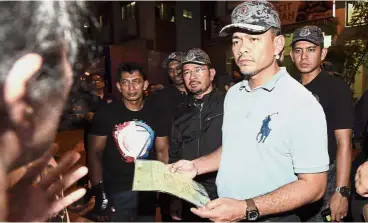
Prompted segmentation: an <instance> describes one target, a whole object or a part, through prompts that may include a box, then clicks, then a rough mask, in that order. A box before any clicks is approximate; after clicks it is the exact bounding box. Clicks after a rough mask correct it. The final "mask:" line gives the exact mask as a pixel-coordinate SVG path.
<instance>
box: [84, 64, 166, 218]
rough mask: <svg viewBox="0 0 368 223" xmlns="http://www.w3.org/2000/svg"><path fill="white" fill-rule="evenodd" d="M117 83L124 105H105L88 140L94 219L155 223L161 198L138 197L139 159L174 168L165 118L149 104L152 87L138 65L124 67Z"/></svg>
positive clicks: (144, 195) (93, 122) (100, 110)
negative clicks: (146, 97)
mask: <svg viewBox="0 0 368 223" xmlns="http://www.w3.org/2000/svg"><path fill="white" fill-rule="evenodd" d="M117 80H118V82H117V83H116V86H117V88H118V89H119V91H120V92H121V95H122V100H121V101H118V100H117V101H114V102H111V103H109V104H106V105H103V106H102V107H101V108H100V109H99V110H98V111H97V113H96V115H95V117H94V118H93V121H92V125H91V126H92V127H91V129H90V132H89V135H88V141H89V144H88V145H89V148H88V151H87V152H88V156H87V158H88V167H89V168H90V174H89V178H90V180H91V183H92V191H93V193H94V194H95V197H96V204H95V208H94V213H95V214H96V215H97V216H98V218H99V220H107V219H106V217H107V216H108V214H109V212H108V210H109V207H111V206H112V205H113V206H114V207H115V210H116V212H115V213H114V214H112V216H111V219H110V221H118V222H127V221H148V222H152V221H154V220H155V214H156V198H157V194H156V193H152V192H136V191H132V185H133V176H134V167H135V160H136V159H151V160H152V159H153V160H155V159H157V160H159V161H161V162H163V163H168V158H169V156H168V149H169V140H168V137H167V135H168V132H167V129H168V127H167V125H165V121H164V120H163V117H162V113H160V112H158V110H157V109H156V108H155V107H154V106H153V105H152V104H148V103H145V101H144V100H143V98H144V95H143V94H144V90H146V89H147V87H148V81H147V79H146V76H145V74H144V72H143V70H142V68H141V67H140V66H139V65H137V64H135V63H123V64H121V65H120V66H119V69H118V73H117Z"/></svg>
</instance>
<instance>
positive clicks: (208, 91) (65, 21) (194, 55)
mask: <svg viewBox="0 0 368 223" xmlns="http://www.w3.org/2000/svg"><path fill="white" fill-rule="evenodd" d="M1 6H2V7H0V21H1V23H0V26H1V28H2V30H3V37H4V38H1V41H2V44H1V47H0V48H1V49H2V54H1V55H2V58H1V64H0V67H1V70H2V72H1V75H2V78H1V82H0V86H1V89H2V97H1V98H2V99H1V104H0V105H1V112H2V113H3V124H2V130H1V134H0V143H1V148H2V149H1V150H0V151H1V156H0V157H1V159H0V165H1V168H0V177H1V179H2V181H1V183H0V188H1V190H0V203H1V209H0V210H1V211H0V220H2V221H46V220H47V219H50V218H52V217H54V216H55V214H57V213H59V212H60V211H62V210H65V207H67V206H68V205H70V204H71V203H73V202H74V201H76V200H78V199H80V198H81V197H83V195H84V194H85V192H86V191H85V189H83V188H82V189H77V190H76V191H74V192H72V193H70V194H68V195H66V196H61V197H60V196H59V195H60V194H62V193H63V191H64V190H65V189H67V188H68V187H70V186H71V185H73V184H74V183H75V182H76V181H77V180H79V179H80V178H82V177H83V176H85V175H86V174H87V168H86V167H80V168H73V165H74V164H75V163H76V162H77V160H78V159H79V157H80V155H78V153H75V152H69V153H67V154H66V155H65V156H63V157H62V158H61V159H60V160H58V162H57V165H56V164H55V165H54V167H53V168H52V169H51V170H50V171H48V173H46V174H44V175H42V177H41V178H39V176H40V175H41V173H42V172H43V169H44V168H45V166H47V164H48V163H50V160H51V158H52V151H53V150H54V149H55V148H54V147H55V145H54V144H53V145H51V143H52V142H53V139H54V136H55V133H56V130H57V128H58V125H59V119H60V115H61V113H62V111H63V108H64V104H65V102H66V101H67V96H68V92H69V89H70V87H71V84H72V81H73V71H72V68H73V62H74V61H75V58H76V55H77V50H78V46H79V45H81V44H83V38H82V34H81V31H80V28H81V27H82V25H83V22H81V20H80V16H82V15H84V13H85V12H86V11H85V9H84V5H83V3H81V2H69V1H67V2H63V1H57V2H54V1H39V2H6V3H5V2H4V3H2V5H1ZM231 17H232V20H231V24H229V25H227V26H225V27H224V28H223V29H222V30H221V32H220V35H221V36H231V39H232V52H233V56H234V59H235V62H236V65H237V66H238V67H239V71H240V73H241V75H242V76H243V78H244V80H242V81H240V82H239V83H236V84H234V85H233V86H231V87H230V86H229V89H228V91H227V93H226V95H225V93H223V92H222V91H220V90H219V89H217V88H216V87H215V85H214V83H213V81H214V78H215V75H216V70H215V67H216V65H215V64H212V63H211V59H210V58H209V56H208V55H207V54H206V53H205V52H204V51H203V50H201V49H198V48H193V49H189V50H188V51H186V52H183V53H182V52H174V53H172V54H170V55H169V56H168V58H167V59H166V60H165V61H164V62H163V64H162V66H163V67H164V68H166V69H167V72H168V76H169V77H170V79H171V81H172V85H171V86H169V87H166V88H164V89H162V90H161V91H158V92H156V93H155V94H153V95H152V96H151V97H148V98H146V97H145V93H144V92H145V91H146V90H147V88H148V87H149V83H148V81H147V75H146V73H145V72H144V70H143V68H142V67H141V66H140V65H138V64H136V63H122V64H121V65H120V66H119V69H118V71H117V72H116V75H117V78H116V80H117V82H116V87H117V89H118V90H119V92H121V100H120V99H115V100H112V99H108V98H107V97H106V95H104V93H103V91H102V90H101V89H103V87H104V86H103V83H104V81H103V78H102V77H100V76H94V75H91V77H90V81H91V83H94V86H95V88H93V89H92V91H91V92H90V95H89V96H88V97H90V98H92V101H95V102H94V104H96V108H95V109H94V110H93V111H92V112H91V113H89V114H88V115H87V116H86V117H87V120H88V125H87V127H86V137H85V149H86V151H87V166H88V170H89V173H88V179H89V180H90V181H91V184H92V189H91V193H92V194H93V195H94V196H95V206H94V209H93V215H94V216H95V217H96V220H98V221H119V222H125V221H148V222H153V221H155V215H156V205H157V203H156V202H157V193H154V192H137V191H132V182H133V178H134V167H135V164H134V163H135V160H136V159H138V158H139V159H150V160H159V161H161V162H163V163H165V164H167V168H168V169H169V170H170V171H171V172H172V173H177V172H179V173H182V174H185V175H186V176H187V177H189V178H192V179H194V180H196V181H197V182H199V183H201V184H202V185H203V186H204V188H205V189H206V191H207V193H208V195H209V197H210V199H211V201H209V202H208V203H207V204H206V205H205V206H204V207H195V206H193V205H191V204H190V203H188V202H186V201H183V200H180V199H178V198H176V197H174V196H170V195H165V194H160V196H159V199H158V200H159V204H160V206H161V215H162V219H163V221H196V222H197V221H209V220H211V221H216V222H218V221H221V222H230V221H244V220H245V221H300V220H303V221H343V220H344V218H345V217H346V216H347V214H348V210H349V201H350V199H349V198H350V195H351V181H350V178H351V177H354V178H355V190H354V191H356V193H358V194H359V195H361V196H362V197H368V163H364V164H363V165H361V166H360V167H359V168H358V170H357V172H356V173H355V172H353V173H352V174H351V163H352V132H353V128H355V126H354V121H353V113H354V112H353V103H352V93H351V91H350V89H349V87H348V85H347V84H346V83H345V82H343V80H341V79H340V78H339V77H336V76H334V75H330V74H329V73H328V72H327V71H325V70H324V69H323V68H322V67H321V64H322V62H323V60H324V59H325V57H326V54H327V53H328V52H327V49H325V48H324V44H323V39H324V38H323V33H322V31H321V29H319V28H318V27H316V26H304V27H301V28H300V29H297V30H296V31H295V32H294V35H293V40H292V43H291V47H292V51H291V53H290V56H291V58H292V60H293V62H294V63H295V66H296V67H297V68H298V70H299V72H300V75H301V78H300V80H295V79H294V78H292V77H291V76H290V75H289V74H288V72H287V70H286V69H285V68H283V67H280V66H279V63H280V59H281V57H283V51H284V45H285V39H284V37H283V36H282V34H281V32H280V31H281V24H280V19H279V15H278V13H277V11H276V10H275V9H274V7H273V6H272V4H270V3H268V2H265V1H247V2H243V3H241V4H239V5H238V6H237V7H236V8H235V9H234V10H233V12H232V16H231ZM9 18H10V19H9ZM281 60H282V59H281ZM362 103H363V102H362ZM363 107H364V106H363ZM60 175H62V177H61V178H60Z"/></svg>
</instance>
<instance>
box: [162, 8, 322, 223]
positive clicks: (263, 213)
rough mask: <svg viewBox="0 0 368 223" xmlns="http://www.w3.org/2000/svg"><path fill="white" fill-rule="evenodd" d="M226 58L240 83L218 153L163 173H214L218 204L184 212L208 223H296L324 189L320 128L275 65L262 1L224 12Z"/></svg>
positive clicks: (273, 16)
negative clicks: (229, 40) (300, 212)
mask: <svg viewBox="0 0 368 223" xmlns="http://www.w3.org/2000/svg"><path fill="white" fill-rule="evenodd" d="M231 17H232V21H231V22H232V24H230V25H228V26H225V27H224V28H223V29H222V30H221V32H220V35H222V36H226V35H232V51H233V56H234V59H235V61H236V64H237V65H238V67H239V68H240V72H241V73H242V74H243V76H244V79H245V80H243V81H242V82H240V83H238V84H236V85H234V86H233V87H232V88H230V90H229V91H228V92H227V95H226V98H225V102H224V119H223V126H222V136H223V137H222V147H220V148H219V149H218V150H216V151H215V152H214V153H211V154H209V155H207V156H203V157H201V158H199V159H196V160H193V161H188V160H181V161H178V162H176V163H174V164H171V165H169V166H168V167H169V169H170V170H171V172H181V173H185V174H186V175H187V176H188V177H192V178H194V177H195V176H197V175H202V174H205V173H209V172H212V171H216V170H218V174H217V179H216V186H217V192H218V195H219V197H220V198H219V199H216V200H212V201H210V202H208V203H207V204H206V205H205V207H204V208H197V209H196V208H192V209H191V211H192V212H193V213H195V214H197V215H198V216H200V217H202V218H209V219H210V220H212V221H216V222H218V221H222V222H223V221H226V222H230V221H240V220H244V219H245V220H248V221H257V220H259V221H261V220H264V221H298V220H299V219H298V218H297V216H296V215H295V214H293V213H292V211H293V210H295V209H296V208H298V207H301V206H304V205H306V204H309V203H312V202H315V201H318V200H319V199H320V198H321V197H322V196H323V194H324V192H325V188H326V183H327V172H326V171H327V170H328V164H329V160H328V151H327V128H326V120H325V115H324V113H323V109H322V107H321V105H320V104H319V103H318V102H317V101H316V100H315V98H314V97H313V95H312V94H311V93H310V92H309V91H308V90H307V89H305V88H304V87H303V86H302V85H301V84H300V83H298V82H297V81H296V80H295V79H294V78H292V77H291V76H290V75H289V74H288V73H287V71H286V69H284V68H280V67H279V66H278V64H277V59H278V58H279V55H280V52H281V51H282V49H283V47H284V44H285V39H284V37H283V36H282V35H280V29H281V27H280V19H279V16H278V13H277V11H276V10H275V9H274V7H273V6H272V5H271V4H270V3H268V2H265V1H246V2H243V3H241V4H239V5H238V6H237V7H235V9H234V10H233V12H232V15H231Z"/></svg>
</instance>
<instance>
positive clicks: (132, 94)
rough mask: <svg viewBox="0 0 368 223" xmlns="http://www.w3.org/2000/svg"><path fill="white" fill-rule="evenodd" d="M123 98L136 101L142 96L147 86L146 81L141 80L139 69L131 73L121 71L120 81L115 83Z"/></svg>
mask: <svg viewBox="0 0 368 223" xmlns="http://www.w3.org/2000/svg"><path fill="white" fill-rule="evenodd" d="M116 85H117V87H118V89H119V91H120V92H121V94H122V96H123V98H124V100H127V101H138V100H140V99H142V98H143V93H144V91H145V90H146V89H147V87H148V81H145V80H143V77H142V75H140V74H139V71H134V72H133V73H131V74H130V73H128V72H123V73H121V79H120V82H118V83H116Z"/></svg>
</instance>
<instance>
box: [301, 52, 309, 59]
mask: <svg viewBox="0 0 368 223" xmlns="http://www.w3.org/2000/svg"><path fill="white" fill-rule="evenodd" d="M302 59H303V60H305V59H308V53H307V52H306V51H305V50H303V51H302Z"/></svg>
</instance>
